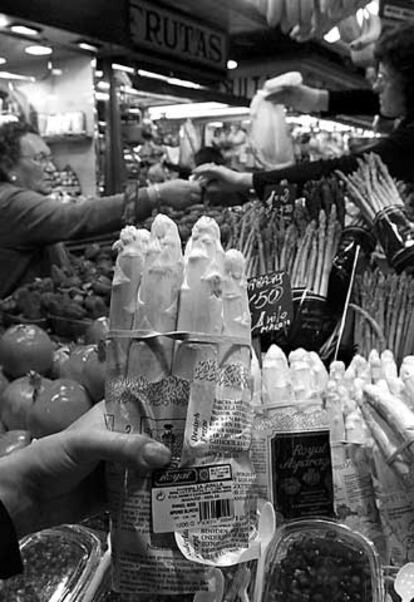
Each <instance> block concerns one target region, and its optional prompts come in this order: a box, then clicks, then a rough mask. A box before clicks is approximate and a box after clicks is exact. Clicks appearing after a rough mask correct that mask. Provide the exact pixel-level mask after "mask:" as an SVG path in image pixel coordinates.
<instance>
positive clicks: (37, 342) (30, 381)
mask: <svg viewBox="0 0 414 602" xmlns="http://www.w3.org/2000/svg"><path fill="white" fill-rule="evenodd" d="M107 330H108V328H107V319H106V318H101V319H97V320H96V321H91V323H90V326H89V332H88V341H93V342H89V343H88V344H81V343H77V344H75V343H73V342H71V343H69V344H63V343H61V342H59V341H58V340H54V339H55V337H54V338H53V339H52V338H51V337H50V336H49V335H48V333H47V332H45V331H44V330H43V329H41V328H40V327H39V326H37V325H33V324H16V325H14V326H11V327H9V328H8V329H7V330H6V331H5V332H4V333H3V334H2V335H1V336H0V366H1V368H0V456H1V455H5V454H8V453H11V451H13V450H14V449H19V448H21V447H24V446H25V445H28V444H29V443H30V441H31V439H32V438H33V437H43V436H45V435H48V434H52V433H55V432H58V431H60V430H62V429H64V428H66V427H67V426H69V425H70V424H72V422H74V421H75V420H76V419H77V418H79V417H80V416H81V415H82V414H84V413H85V412H87V411H88V410H89V409H90V408H91V407H92V405H93V404H94V403H96V402H98V401H101V400H102V399H103V397H104V383H105V365H106V357H105V342H104V337H105V333H106V332H107Z"/></svg>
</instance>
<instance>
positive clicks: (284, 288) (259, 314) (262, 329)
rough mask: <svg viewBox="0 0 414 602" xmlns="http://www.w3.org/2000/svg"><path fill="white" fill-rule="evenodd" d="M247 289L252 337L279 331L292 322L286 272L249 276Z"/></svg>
mask: <svg viewBox="0 0 414 602" xmlns="http://www.w3.org/2000/svg"><path fill="white" fill-rule="evenodd" d="M247 291H248V295H249V306H250V313H251V316H252V336H253V337H254V336H259V335H261V334H266V333H269V332H279V331H281V330H283V329H285V328H288V327H289V326H290V325H291V324H292V321H293V301H292V288H291V285H290V278H289V275H288V274H287V272H269V273H267V274H262V275H261V276H256V277H255V278H250V279H249V281H248V286H247Z"/></svg>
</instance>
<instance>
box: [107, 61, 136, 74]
mask: <svg viewBox="0 0 414 602" xmlns="http://www.w3.org/2000/svg"><path fill="white" fill-rule="evenodd" d="M112 69H115V70H116V71H124V72H125V73H130V74H131V75H134V74H135V69H134V68H133V67H129V66H128V65H120V64H119V63H112Z"/></svg>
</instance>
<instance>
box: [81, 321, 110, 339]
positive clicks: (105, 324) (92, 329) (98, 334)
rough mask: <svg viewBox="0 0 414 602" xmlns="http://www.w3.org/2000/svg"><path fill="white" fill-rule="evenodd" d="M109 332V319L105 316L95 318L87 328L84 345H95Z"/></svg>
mask: <svg viewBox="0 0 414 602" xmlns="http://www.w3.org/2000/svg"><path fill="white" fill-rule="evenodd" d="M108 332H109V319H108V318H106V317H105V316H102V317H101V318H97V319H96V320H94V321H93V322H92V324H90V326H88V328H87V330H86V332H85V343H86V344H87V345H93V344H95V345H97V344H98V343H99V341H102V340H104V339H105V337H106V335H107V334H108Z"/></svg>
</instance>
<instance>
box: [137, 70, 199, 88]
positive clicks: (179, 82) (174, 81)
mask: <svg viewBox="0 0 414 602" xmlns="http://www.w3.org/2000/svg"><path fill="white" fill-rule="evenodd" d="M137 74H138V75H139V76H141V77H150V78H151V79H159V80H161V81H163V82H167V83H168V84H171V85H173V86H181V87H183V88H194V89H196V90H202V89H203V88H204V86H200V84H196V83H195V82H191V81H189V80H187V79H179V78H178V77H169V76H168V75H161V73H155V72H154V71H146V70H145V69H137Z"/></svg>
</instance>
